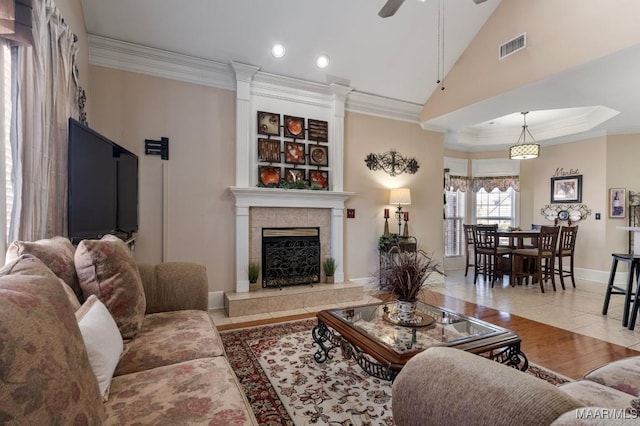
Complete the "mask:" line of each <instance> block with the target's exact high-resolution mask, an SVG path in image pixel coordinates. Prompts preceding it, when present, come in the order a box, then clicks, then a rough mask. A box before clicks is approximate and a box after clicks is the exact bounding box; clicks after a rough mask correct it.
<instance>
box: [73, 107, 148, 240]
mask: <svg viewBox="0 0 640 426" xmlns="http://www.w3.org/2000/svg"><path fill="white" fill-rule="evenodd" d="M67 207H68V223H69V225H68V233H69V237H70V238H71V239H74V240H79V239H83V238H97V237H100V236H102V235H105V234H113V233H119V232H122V233H127V234H130V233H132V232H135V231H137V230H138V157H137V156H136V155H135V154H133V153H131V152H129V151H128V150H126V149H125V148H123V147H121V146H120V145H118V144H117V143H115V142H113V141H111V140H109V139H108V138H106V137H104V136H102V135H100V134H99V133H97V132H95V131H93V130H91V129H90V128H89V127H87V126H85V125H83V124H82V123H80V122H78V121H76V120H74V119H73V118H70V119H69V154H68V205H67Z"/></svg>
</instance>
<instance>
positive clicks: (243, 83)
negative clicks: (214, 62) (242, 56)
mask: <svg viewBox="0 0 640 426" xmlns="http://www.w3.org/2000/svg"><path fill="white" fill-rule="evenodd" d="M231 66H232V67H233V69H234V71H235V72H236V186H240V187H247V186H250V185H249V176H250V175H251V173H250V170H252V169H253V166H254V164H253V162H254V158H253V155H251V153H252V152H253V151H252V150H251V147H252V146H253V143H254V142H253V137H252V135H251V134H250V132H251V126H250V124H249V123H252V122H253V121H252V120H251V81H252V80H253V76H254V75H255V74H256V73H257V72H258V70H259V69H260V68H258V67H254V66H252V65H246V64H241V63H239V62H232V63H231Z"/></svg>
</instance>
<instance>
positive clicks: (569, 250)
mask: <svg viewBox="0 0 640 426" xmlns="http://www.w3.org/2000/svg"><path fill="white" fill-rule="evenodd" d="M577 235H578V227H577V226H563V227H562V228H561V229H560V236H559V237H558V250H557V252H556V258H557V260H558V267H557V268H556V269H555V271H554V272H555V273H556V274H558V275H559V276H560V285H562V289H563V290H564V278H565V277H571V284H573V288H576V280H575V278H574V276H573V255H574V253H575V250H576V236H577ZM565 257H568V258H569V269H568V270H566V271H565V270H564V268H563V266H562V259H563V258H565Z"/></svg>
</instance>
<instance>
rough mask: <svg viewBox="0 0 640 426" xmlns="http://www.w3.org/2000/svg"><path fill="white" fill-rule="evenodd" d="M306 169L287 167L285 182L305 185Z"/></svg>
mask: <svg viewBox="0 0 640 426" xmlns="http://www.w3.org/2000/svg"><path fill="white" fill-rule="evenodd" d="M304 172H305V171H304V169H292V168H289V167H285V169H284V180H285V181H286V182H289V183H304V182H305V173H304Z"/></svg>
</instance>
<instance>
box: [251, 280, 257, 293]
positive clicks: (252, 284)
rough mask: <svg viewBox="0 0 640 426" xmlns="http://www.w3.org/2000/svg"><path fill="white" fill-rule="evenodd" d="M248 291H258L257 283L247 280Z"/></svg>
mask: <svg viewBox="0 0 640 426" xmlns="http://www.w3.org/2000/svg"><path fill="white" fill-rule="evenodd" d="M249 291H258V283H252V282H249Z"/></svg>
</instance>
